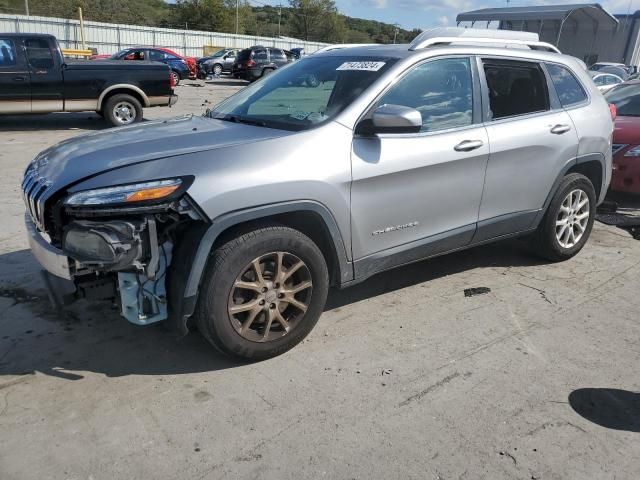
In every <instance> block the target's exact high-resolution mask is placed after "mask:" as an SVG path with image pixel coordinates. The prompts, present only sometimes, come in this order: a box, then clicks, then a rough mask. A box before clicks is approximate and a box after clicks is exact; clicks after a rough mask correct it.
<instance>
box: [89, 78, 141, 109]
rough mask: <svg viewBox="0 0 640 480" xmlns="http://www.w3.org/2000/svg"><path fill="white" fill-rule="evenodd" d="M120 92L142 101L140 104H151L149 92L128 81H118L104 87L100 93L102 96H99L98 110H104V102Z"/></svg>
mask: <svg viewBox="0 0 640 480" xmlns="http://www.w3.org/2000/svg"><path fill="white" fill-rule="evenodd" d="M119 93H125V94H127V95H132V96H133V97H135V98H137V99H138V100H139V101H140V104H142V106H143V107H149V105H150V102H149V97H147V94H146V93H144V91H143V90H142V89H141V88H140V87H136V86H135V85H131V84H128V83H118V84H116V85H111V86H110V87H108V88H106V89H104V90H103V92H102V93H101V94H100V97H98V110H102V107H103V105H104V102H106V101H107V99H108V98H109V97H112V96H113V95H117V94H119Z"/></svg>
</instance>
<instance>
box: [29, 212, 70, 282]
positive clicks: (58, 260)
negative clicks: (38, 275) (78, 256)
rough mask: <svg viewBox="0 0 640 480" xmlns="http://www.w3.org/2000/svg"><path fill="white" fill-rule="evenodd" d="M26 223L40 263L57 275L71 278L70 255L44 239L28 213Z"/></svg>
mask: <svg viewBox="0 0 640 480" xmlns="http://www.w3.org/2000/svg"><path fill="white" fill-rule="evenodd" d="M24 224H25V227H26V228H27V238H28V240H29V247H30V248H31V253H33V256H34V257H36V260H38V263H40V265H42V267H43V268H44V269H45V270H46V271H48V272H49V273H51V274H53V275H55V276H56V277H60V278H64V279H66V280H71V269H70V268H69V257H67V256H66V255H64V254H63V253H62V251H61V250H58V249H57V248H55V247H54V246H52V245H51V244H50V243H49V242H47V241H46V240H45V239H44V237H43V236H42V234H40V232H39V231H38V229H37V228H36V226H35V225H34V223H33V221H32V220H31V217H30V216H29V214H28V213H26V214H25V216H24Z"/></svg>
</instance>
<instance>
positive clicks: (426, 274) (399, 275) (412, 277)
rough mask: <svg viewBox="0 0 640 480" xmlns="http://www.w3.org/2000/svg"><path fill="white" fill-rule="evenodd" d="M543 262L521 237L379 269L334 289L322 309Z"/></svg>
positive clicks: (330, 308)
mask: <svg viewBox="0 0 640 480" xmlns="http://www.w3.org/2000/svg"><path fill="white" fill-rule="evenodd" d="M544 263H548V262H545V261H544V260H542V259H541V258H539V257H536V256H534V255H532V254H531V253H529V251H528V250H527V249H526V247H525V244H524V242H522V241H521V240H507V241H503V242H499V243H493V244H489V245H484V246H480V247H475V248H472V249H469V250H463V251H460V252H456V253H453V254H449V255H443V256H440V257H435V258H432V259H429V260H422V261H419V262H416V263H412V264H410V265H405V266H403V267H399V268H395V269H393V270H388V271H386V272H382V273H379V274H377V275H375V276H373V277H371V278H369V279H368V280H366V281H365V282H363V283H360V284H357V285H354V286H353V287H350V288H346V289H343V290H337V289H335V290H333V291H332V292H331V293H330V294H329V298H328V299H327V307H326V308H325V311H327V310H332V309H334V308H339V307H342V306H345V305H349V304H351V303H356V302H359V301H361V300H366V299H367V298H371V297H375V296H378V295H382V294H385V293H389V292H393V291H396V290H401V289H403V288H407V287H411V286H412V285H417V284H419V283H424V282H428V281H430V280H435V279H437V278H441V277H446V276H448V275H453V274H456V273H460V272H464V271H468V270H473V269H475V268H486V267H520V266H533V265H542V264H544ZM479 286H480V285H470V287H479Z"/></svg>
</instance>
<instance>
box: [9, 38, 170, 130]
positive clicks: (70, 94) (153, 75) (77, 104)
mask: <svg viewBox="0 0 640 480" xmlns="http://www.w3.org/2000/svg"><path fill="white" fill-rule="evenodd" d="M172 81H173V78H172V76H171V72H170V70H169V67H167V66H166V65H162V64H159V63H153V62H140V63H134V62H121V61H114V62H87V61H85V60H71V59H68V58H64V56H63V55H62V53H61V51H60V46H59V45H58V42H57V40H56V39H55V37H54V36H52V35H42V34H27V33H23V34H19V33H0V113H1V114H18V113H53V112H82V111H95V112H97V113H99V114H100V115H102V116H104V118H105V119H106V120H107V121H108V122H109V123H110V124H112V125H115V126H119V125H128V124H131V123H134V122H138V121H140V120H142V109H143V108H144V107H155V106H167V105H173V104H174V103H175V102H176V100H177V97H176V96H175V95H174V94H173V85H172Z"/></svg>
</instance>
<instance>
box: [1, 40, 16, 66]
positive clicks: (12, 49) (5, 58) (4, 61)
mask: <svg viewBox="0 0 640 480" xmlns="http://www.w3.org/2000/svg"><path fill="white" fill-rule="evenodd" d="M17 64H18V55H17V51H16V46H15V44H14V43H13V40H11V39H9V38H2V37H0V68H4V67H14V66H16V65H17Z"/></svg>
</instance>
